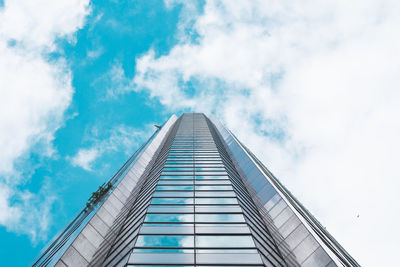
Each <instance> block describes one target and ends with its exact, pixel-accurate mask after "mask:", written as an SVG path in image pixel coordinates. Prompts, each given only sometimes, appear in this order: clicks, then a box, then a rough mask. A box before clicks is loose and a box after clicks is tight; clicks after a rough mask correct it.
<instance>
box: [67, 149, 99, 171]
mask: <svg viewBox="0 0 400 267" xmlns="http://www.w3.org/2000/svg"><path fill="white" fill-rule="evenodd" d="M100 153H101V152H100V151H99V150H98V149H97V148H89V149H84V148H83V149H80V150H79V151H78V153H77V154H76V155H75V156H74V157H73V158H71V163H72V165H73V166H79V167H81V168H83V169H85V170H87V171H91V170H92V168H91V164H92V162H93V161H95V160H96V159H97V158H98V157H99V156H100V155H99V154H100Z"/></svg>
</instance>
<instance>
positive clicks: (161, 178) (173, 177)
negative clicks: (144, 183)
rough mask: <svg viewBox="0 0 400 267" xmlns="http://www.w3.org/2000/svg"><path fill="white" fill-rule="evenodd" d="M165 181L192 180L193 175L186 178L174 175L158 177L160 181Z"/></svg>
mask: <svg viewBox="0 0 400 267" xmlns="http://www.w3.org/2000/svg"><path fill="white" fill-rule="evenodd" d="M165 179H193V175H186V176H181V175H174V176H169V175H162V176H160V180H165Z"/></svg>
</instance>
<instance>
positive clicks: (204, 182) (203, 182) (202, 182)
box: [195, 180, 231, 185]
mask: <svg viewBox="0 0 400 267" xmlns="http://www.w3.org/2000/svg"><path fill="white" fill-rule="evenodd" d="M195 184H196V185H214V184H220V185H230V184H231V181H229V180H195Z"/></svg>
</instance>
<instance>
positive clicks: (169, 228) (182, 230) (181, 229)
mask: <svg viewBox="0 0 400 267" xmlns="http://www.w3.org/2000/svg"><path fill="white" fill-rule="evenodd" d="M140 233H141V234H193V233H194V227H193V224H175V223H174V224H159V225H157V224H151V225H149V224H146V223H144V224H143V226H142V228H140Z"/></svg>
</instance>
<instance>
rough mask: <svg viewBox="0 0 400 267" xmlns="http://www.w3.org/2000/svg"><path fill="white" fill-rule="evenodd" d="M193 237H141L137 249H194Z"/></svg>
mask: <svg viewBox="0 0 400 267" xmlns="http://www.w3.org/2000/svg"><path fill="white" fill-rule="evenodd" d="M193 244H194V237H193V236H192V235H139V237H138V239H137V242H136V244H135V246H136V247H193Z"/></svg>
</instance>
